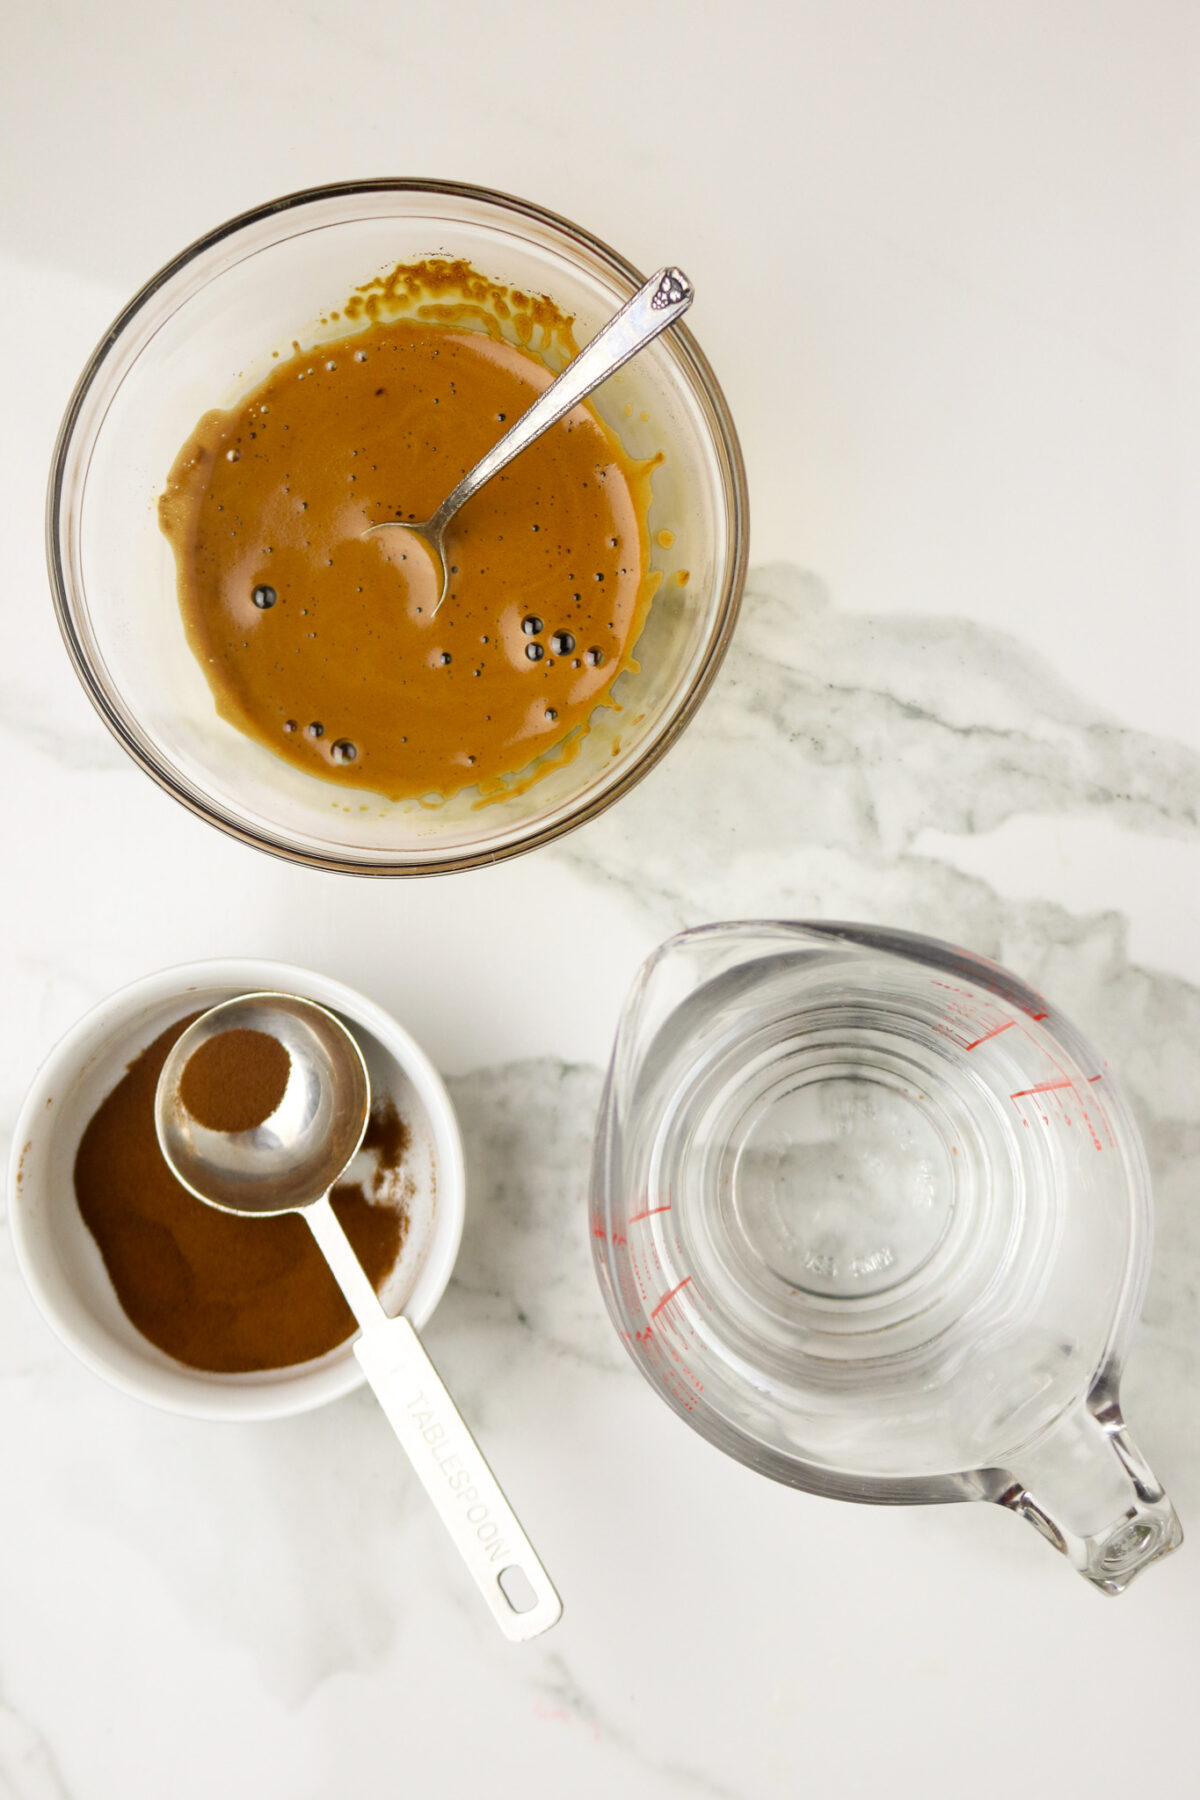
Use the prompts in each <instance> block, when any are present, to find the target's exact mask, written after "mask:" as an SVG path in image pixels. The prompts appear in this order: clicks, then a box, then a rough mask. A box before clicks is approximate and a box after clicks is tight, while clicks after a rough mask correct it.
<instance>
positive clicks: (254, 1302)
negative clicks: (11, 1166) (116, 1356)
mask: <svg viewBox="0 0 1200 1800" xmlns="http://www.w3.org/2000/svg"><path fill="white" fill-rule="evenodd" d="M196 1016H198V1015H193V1017H196ZM191 1023H192V1019H190V1018H189V1019H182V1020H180V1022H179V1023H178V1024H176V1025H172V1026H171V1027H170V1028H169V1029H168V1030H166V1031H164V1032H163V1033H162V1034H161V1036H159V1037H157V1038H156V1039H155V1040H154V1042H153V1043H152V1044H151V1045H150V1046H149V1048H148V1049H146V1050H143V1051H142V1053H141V1055H140V1056H138V1057H136V1058H135V1059H134V1061H133V1062H132V1063H130V1065H129V1068H128V1069H127V1071H126V1073H125V1074H124V1076H123V1077H122V1079H121V1080H120V1081H119V1082H118V1083H117V1085H116V1087H115V1088H114V1089H113V1091H112V1092H111V1093H110V1094H109V1096H108V1098H107V1099H106V1100H104V1101H103V1102H102V1103H101V1105H100V1106H99V1107H98V1108H97V1110H96V1112H95V1114H94V1115H93V1117H92V1119H91V1120H90V1121H89V1123H88V1126H87V1128H86V1130H85V1131H84V1134H83V1137H82V1139H81V1140H80V1144H79V1150H78V1152H77V1154H76V1157H75V1194H76V1198H77V1200H78V1203H79V1210H80V1212H81V1214H82V1215H83V1219H84V1222H85V1224H86V1225H87V1227H88V1229H89V1231H90V1232H91V1234H92V1236H93V1237H94V1238H95V1240H96V1243H97V1245H98V1247H99V1250H100V1254H101V1256H102V1257H103V1259H104V1265H105V1268H106V1269H107V1270H108V1274H109V1277H110V1279H111V1281H112V1284H113V1287H114V1289H115V1290H116V1294H117V1298H118V1300H119V1301H120V1303H121V1306H122V1307H123V1309H124V1311H125V1313H126V1315H127V1317H128V1318H129V1319H130V1321H131V1322H132V1324H134V1325H135V1326H136V1327H137V1329H138V1330H139V1331H140V1332H141V1333H142V1334H143V1336H144V1337H147V1338H149V1339H150V1341H151V1343H153V1344H157V1345H158V1347H159V1349H160V1350H164V1351H165V1352H166V1353H167V1355H168V1356H173V1357H174V1358H175V1359H176V1360H177V1361H178V1362H182V1363H187V1364H188V1365H189V1366H190V1367H192V1368H194V1369H205V1370H211V1371H216V1372H219V1373H234V1372H241V1371H247V1370H253V1369H277V1368H285V1367H287V1366H289V1365H291V1364H293V1363H302V1362H307V1361H309V1360H310V1359H312V1358H313V1357H319V1356H324V1355H325V1354H326V1353H327V1352H328V1351H330V1350H333V1349H334V1348H336V1346H337V1345H338V1344H341V1343H344V1342H345V1340H346V1339H347V1338H348V1337H349V1336H350V1335H351V1334H352V1333H353V1331H354V1330H355V1321H354V1318H353V1316H352V1315H351V1312H350V1309H349V1307H348V1306H347V1305H346V1302H345V1300H344V1299H343V1298H342V1295H341V1292H340V1290H339V1289H338V1286H337V1283H336V1281H335V1280H334V1278H333V1276H332V1274H331V1273H330V1271H329V1268H328V1265H327V1264H326V1262H325V1259H324V1257H323V1256H322V1255H321V1252H320V1250H319V1249H318V1248H317V1245H316V1242H315V1240H314V1239H313V1236H312V1233H311V1232H310V1231H309V1229H308V1226H307V1225H306V1224H305V1222H304V1220H303V1219H301V1218H299V1217H298V1216H297V1215H295V1214H285V1215H283V1216H282V1217H279V1218H263V1219H242V1218H237V1217H236V1216H234V1215H232V1214H229V1213H222V1212H218V1211H216V1210H215V1209H214V1208H213V1207H210V1206H205V1205H204V1203H203V1202H202V1201H200V1200H197V1199H196V1198H195V1197H194V1196H193V1195H192V1194H190V1193H188V1191H187V1189H186V1188H184V1187H183V1186H181V1185H180V1183H179V1182H178V1181H176V1179H175V1177H174V1175H173V1174H172V1173H171V1171H170V1169H169V1168H168V1167H167V1164H166V1161H165V1159H164V1157H163V1154H162V1151H161V1150H160V1149H159V1145H158V1138H157V1136H156V1134H155V1130H154V1096H155V1090H156V1088H157V1086H158V1078H159V1075H160V1073H161V1071H162V1066H163V1064H164V1062H165V1061H166V1059H167V1055H168V1052H169V1051H170V1049H171V1046H172V1045H173V1044H174V1043H175V1041H176V1040H177V1039H178V1037H179V1036H180V1033H181V1032H183V1031H184V1030H186V1028H187V1026H188V1025H190V1024H191ZM408 1144H409V1133H408V1128H407V1126H406V1124H405V1122H404V1121H403V1120H402V1119H401V1118H400V1117H399V1115H398V1113H397V1111H396V1107H395V1105H394V1103H393V1102H392V1101H391V1099H390V1098H386V1097H381V1098H380V1099H379V1100H378V1101H377V1102H376V1105H375V1106H374V1107H373V1108H372V1113H371V1120H370V1123H369V1125H368V1127H367V1134H366V1137H365V1138H364V1140H363V1147H364V1149H367V1150H370V1151H371V1152H372V1153H373V1154H374V1157H375V1167H374V1170H373V1171H372V1173H371V1175H370V1176H369V1177H368V1180H367V1182H366V1183H354V1184H348V1183H347V1184H342V1185H340V1186H339V1187H336V1188H335V1189H334V1191H333V1196H332V1199H333V1206H334V1210H335V1212H336V1213H337V1215H338V1218H339V1219H340V1220H341V1223H342V1225H343V1226H344V1228H345V1230H346V1233H347V1236H348V1237H349V1239H350V1242H351V1243H352V1244H353V1246H354V1249H355V1252H356V1254H357V1256H358V1260H359V1261H360V1263H361V1264H362V1266H363V1268H364V1270H365V1271H366V1274H367V1276H368V1277H369V1279H370V1280H371V1282H372V1283H373V1285H374V1287H375V1288H376V1290H377V1291H378V1290H379V1289H380V1288H382V1286H383V1285H384V1283H385V1282H386V1280H387V1277H388V1275H389V1274H390V1273H391V1271H392V1269H393V1268H394V1267H395V1264H396V1259H397V1257H398V1256H399V1254H400V1250H401V1247H402V1245H403V1242H404V1235H405V1231H406V1228H407V1224H408V1219H407V1214H406V1212H405V1210H404V1208H403V1192H404V1188H405V1182H406V1176H405V1173H404V1157H405V1152H406V1151H407V1148H408ZM367 1187H369V1188H370V1194H368V1192H367V1191H366V1188H367Z"/></svg>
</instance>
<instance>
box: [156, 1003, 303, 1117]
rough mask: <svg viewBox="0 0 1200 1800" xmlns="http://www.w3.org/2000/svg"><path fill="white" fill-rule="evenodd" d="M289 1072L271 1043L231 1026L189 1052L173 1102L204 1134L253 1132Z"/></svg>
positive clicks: (263, 1035) (262, 1034)
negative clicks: (179, 1101) (180, 1107)
mask: <svg viewBox="0 0 1200 1800" xmlns="http://www.w3.org/2000/svg"><path fill="white" fill-rule="evenodd" d="M291 1067H292V1059H291V1057H290V1056H289V1055H288V1053H287V1051H286V1050H285V1048H284V1046H283V1045H282V1044H281V1043H280V1041H279V1039H278V1038H277V1037H272V1036H271V1034H270V1032H268V1031H252V1030H249V1029H248V1028H247V1027H245V1026H237V1027H235V1028H234V1029H233V1030H231V1031H219V1032H217V1033H216V1035H215V1036H213V1037H210V1038H206V1039H205V1041H204V1042H203V1043H202V1044H201V1045H200V1046H199V1047H198V1049H195V1050H193V1051H192V1054H191V1055H190V1056H189V1057H188V1059H187V1062H186V1063H185V1064H184V1066H183V1073H182V1075H181V1076H180V1077H179V1098H180V1100H181V1102H182V1103H183V1107H184V1109H185V1111H186V1112H188V1113H190V1114H191V1116H192V1118H193V1119H195V1121H196V1123H197V1124H198V1125H203V1126H205V1127H206V1128H207V1129H208V1130H209V1131H230V1132H236V1131H253V1130H254V1129H255V1127H256V1126H258V1125H261V1124H262V1123H263V1122H264V1120H266V1119H269V1118H270V1116H271V1114H272V1113H273V1112H274V1111H275V1108H276V1107H277V1106H278V1105H279V1102H280V1101H281V1100H282V1099H283V1095H284V1090H285V1088H286V1087H287V1084H288V1075H289V1073H290V1071H291Z"/></svg>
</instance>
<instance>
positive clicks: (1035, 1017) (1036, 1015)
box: [1029, 1012, 1048, 1023]
mask: <svg viewBox="0 0 1200 1800" xmlns="http://www.w3.org/2000/svg"><path fill="white" fill-rule="evenodd" d="M1029 1016H1030V1018H1031V1019H1033V1020H1034V1022H1035V1023H1036V1022H1037V1020H1038V1019H1044V1018H1047V1017H1048V1014H1046V1013H1044V1012H1040V1013H1030V1015H1029Z"/></svg>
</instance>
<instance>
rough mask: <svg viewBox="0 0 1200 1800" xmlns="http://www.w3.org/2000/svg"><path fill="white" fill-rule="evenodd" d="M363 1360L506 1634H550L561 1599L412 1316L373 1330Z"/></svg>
mask: <svg viewBox="0 0 1200 1800" xmlns="http://www.w3.org/2000/svg"><path fill="white" fill-rule="evenodd" d="M354 1354H355V1356H356V1357H357V1358H358V1361H359V1363H360V1365H361V1367H362V1370H363V1373H364V1374H365V1375H366V1378H367V1380H368V1381H369V1382H370V1384H371V1387H372V1390H373V1391H374V1394H375V1398H376V1399H377V1400H378V1401H379V1404H380V1406H381V1407H382V1408H383V1410H384V1412H385V1413H386V1415H387V1418H388V1421H389V1423H390V1424H391V1427H392V1430H393V1431H394V1432H395V1433H396V1436H397V1437H398V1438H399V1440H400V1442H401V1444H402V1446H403V1447H404V1450H405V1451H406V1453H407V1455H408V1458H409V1461H410V1462H411V1463H412V1465H413V1468H414V1469H415V1470H416V1472H417V1475H418V1477H419V1478H420V1481H421V1483H422V1485H423V1486H424V1488H425V1491H426V1493H427V1494H428V1495H429V1498H430V1499H431V1500H432V1501H433V1504H434V1506H435V1507H436V1508H437V1511H438V1513H439V1515H440V1517H441V1520H442V1523H443V1525H445V1527H446V1529H447V1531H448V1532H449V1533H450V1536H451V1537H452V1538H453V1539H454V1542H455V1544H456V1546H457V1548H458V1551H459V1554H460V1555H461V1557H462V1559H463V1561H464V1562H465V1563H466V1565H467V1567H468V1569H469V1570H470V1571H471V1574H472V1575H473V1576H474V1578H475V1585H476V1587H478V1589H479V1591H480V1593H481V1594H482V1595H483V1598H484V1600H485V1601H486V1602H487V1604H488V1606H489V1608H490V1609H491V1613H492V1617H493V1618H494V1619H495V1620H496V1623H497V1624H498V1625H499V1627H500V1629H501V1631H503V1633H504V1635H505V1636H506V1637H507V1638H509V1639H511V1640H512V1641H513V1642H514V1643H521V1642H524V1641H525V1640H526V1639H528V1638H532V1637H537V1636H538V1635H539V1633H541V1632H543V1631H547V1630H549V1628H550V1626H551V1625H554V1624H555V1623H556V1622H557V1621H558V1619H559V1618H560V1617H561V1615H562V1601H561V1600H560V1599H559V1597H558V1594H557V1593H556V1592H555V1589H554V1584H553V1583H552V1581H551V1580H550V1577H549V1576H548V1575H547V1573H546V1571H545V1569H544V1568H543V1567H542V1565H541V1562H540V1561H539V1560H538V1556H537V1553H536V1552H535V1550H534V1548H533V1545H532V1544H531V1543H530V1542H529V1539H528V1538H527V1537H526V1536H525V1533H524V1531H522V1529H521V1526H520V1524H519V1523H518V1521H517V1516H516V1514H515V1513H514V1512H513V1510H512V1507H511V1506H510V1505H509V1504H508V1501H507V1500H506V1499H505V1497H504V1494H503V1492H502V1490H501V1488H500V1484H499V1482H498V1481H497V1480H496V1477H495V1476H494V1475H493V1474H492V1471H491V1470H490V1469H489V1467H488V1465H487V1463H486V1462H485V1460H484V1457H483V1453H482V1451H481V1450H480V1448H479V1446H478V1444H477V1443H476V1442H475V1440H474V1438H473V1437H472V1436H471V1433H470V1432H469V1431H468V1429H467V1427H466V1425H465V1423H464V1422H463V1419H462V1417H461V1415H460V1414H459V1411H458V1408H457V1407H456V1406H455V1404H454V1402H453V1400H452V1399H451V1398H450V1395H449V1394H448V1393H447V1391H446V1388H445V1386H444V1384H443V1382H442V1379H441V1377H440V1376H439V1374H438V1372H437V1370H436V1369H435V1368H434V1366H433V1364H432V1362H431V1361H430V1360H429V1357H428V1355H427V1354H426V1352H425V1348H424V1346H423V1345H422V1343H421V1340H420V1338H419V1337H418V1336H417V1334H416V1332H415V1331H414V1330H413V1328H412V1326H411V1325H410V1324H409V1322H408V1320H407V1319H389V1320H388V1321H387V1322H386V1324H383V1325H378V1326H374V1327H372V1328H371V1329H370V1330H369V1331H366V1332H364V1334H363V1336H362V1337H361V1338H359V1340H358V1342H357V1343H356V1344H355V1346H354Z"/></svg>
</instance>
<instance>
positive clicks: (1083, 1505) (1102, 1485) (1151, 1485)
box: [993, 1385, 1183, 1594]
mask: <svg viewBox="0 0 1200 1800" xmlns="http://www.w3.org/2000/svg"><path fill="white" fill-rule="evenodd" d="M993 1498H995V1499H997V1500H999V1501H1000V1503H1001V1505H1003V1506H1007V1507H1009V1508H1010V1509H1011V1510H1012V1511H1013V1512H1016V1513H1020V1515H1021V1517H1022V1518H1025V1519H1028V1520H1029V1522H1030V1524H1031V1525H1033V1526H1035V1527H1036V1529H1037V1530H1038V1531H1040V1532H1041V1534H1042V1536H1043V1537H1045V1538H1048V1539H1049V1541H1050V1542H1051V1543H1052V1544H1053V1545H1054V1547H1055V1549H1056V1550H1061V1551H1062V1553H1063V1555H1064V1556H1066V1557H1068V1558H1069V1560H1070V1561H1071V1563H1072V1564H1073V1565H1074V1567H1075V1568H1076V1569H1078V1570H1079V1573H1080V1574H1081V1575H1083V1576H1085V1577H1086V1579H1087V1580H1088V1581H1090V1582H1092V1583H1093V1584H1094V1585H1095V1586H1096V1587H1098V1588H1100V1589H1101V1590H1102V1592H1104V1593H1106V1594H1120V1593H1122V1592H1123V1591H1124V1590H1125V1588H1127V1587H1128V1585H1129V1583H1130V1582H1131V1581H1132V1580H1133V1578H1134V1576H1135V1575H1136V1574H1138V1572H1139V1571H1140V1570H1141V1569H1144V1568H1145V1567H1146V1565H1147V1564H1148V1563H1152V1562H1156V1561H1157V1560H1158V1558H1159V1557H1160V1556H1166V1555H1167V1553H1168V1552H1169V1551H1171V1550H1174V1549H1176V1548H1177V1547H1178V1546H1179V1545H1180V1544H1181V1543H1182V1542H1183V1527H1182V1526H1181V1525H1180V1523H1179V1515H1178V1514H1177V1513H1176V1511H1175V1508H1174V1507H1173V1506H1172V1505H1171V1502H1170V1501H1169V1500H1168V1499H1167V1496H1166V1495H1165V1494H1164V1492H1163V1490H1162V1487H1161V1485H1160V1484H1159V1482H1158V1480H1157V1478H1156V1477H1155V1476H1154V1474H1153V1473H1152V1471H1151V1470H1150V1468H1149V1467H1148V1465H1147V1463H1146V1462H1145V1460H1144V1459H1143V1457H1142V1455H1141V1453H1140V1451H1139V1450H1138V1448H1137V1446H1136V1445H1135V1444H1134V1442H1133V1440H1132V1438H1131V1437H1130V1435H1129V1433H1128V1431H1127V1430H1126V1429H1125V1420H1124V1418H1123V1417H1122V1415H1121V1407H1120V1402H1119V1400H1118V1398H1117V1393H1116V1389H1115V1387H1113V1386H1111V1385H1101V1386H1100V1387H1098V1388H1097V1389H1094V1390H1093V1392H1092V1393H1091V1395H1089V1397H1088V1399H1087V1400H1086V1401H1085V1402H1084V1403H1082V1404H1081V1405H1079V1406H1078V1407H1076V1409H1075V1410H1074V1411H1073V1412H1071V1413H1069V1414H1068V1415H1067V1416H1066V1418H1065V1419H1063V1420H1062V1421H1061V1422H1060V1423H1059V1424H1058V1425H1057V1426H1056V1427H1055V1429H1054V1430H1053V1431H1052V1432H1051V1433H1050V1434H1049V1436H1048V1437H1047V1438H1046V1439H1044V1440H1043V1442H1042V1443H1041V1444H1040V1445H1038V1446H1037V1447H1036V1448H1035V1449H1034V1450H1033V1451H1031V1452H1030V1453H1028V1455H1027V1457H1026V1458H1025V1459H1024V1460H1023V1466H1022V1468H1021V1470H1020V1472H1019V1477H1018V1478H1016V1479H1012V1478H1009V1480H1008V1484H1007V1485H1006V1486H1003V1487H1002V1490H1001V1491H1000V1492H997V1493H996V1494H995V1495H994V1496H993Z"/></svg>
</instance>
